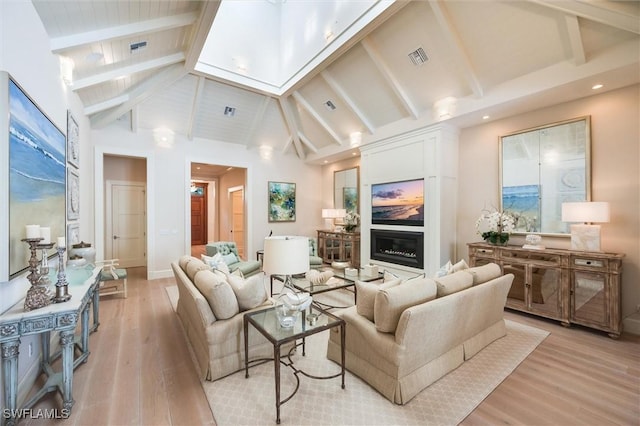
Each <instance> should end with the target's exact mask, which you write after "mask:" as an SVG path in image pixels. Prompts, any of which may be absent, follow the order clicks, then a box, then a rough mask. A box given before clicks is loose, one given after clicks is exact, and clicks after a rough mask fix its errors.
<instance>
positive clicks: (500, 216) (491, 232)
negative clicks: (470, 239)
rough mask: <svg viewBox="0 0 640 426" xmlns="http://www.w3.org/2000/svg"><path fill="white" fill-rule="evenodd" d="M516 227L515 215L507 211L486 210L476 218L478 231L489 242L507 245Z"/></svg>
mask: <svg viewBox="0 0 640 426" xmlns="http://www.w3.org/2000/svg"><path fill="white" fill-rule="evenodd" d="M514 228H515V219H514V217H513V215H511V214H510V213H507V212H499V211H495V210H494V211H492V212H489V211H486V212H483V213H482V214H481V215H480V217H479V218H478V220H476V231H477V233H478V234H479V235H480V236H481V237H482V239H483V240H485V241H486V242H487V243H489V244H493V245H500V246H506V245H507V243H508V242H509V234H511V232H513V230H514Z"/></svg>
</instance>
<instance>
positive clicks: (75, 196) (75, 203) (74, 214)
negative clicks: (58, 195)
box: [67, 167, 80, 220]
mask: <svg viewBox="0 0 640 426" xmlns="http://www.w3.org/2000/svg"><path fill="white" fill-rule="evenodd" d="M79 217H80V176H78V172H77V171H76V170H75V169H74V168H73V167H69V168H67V220H77V219H78V218H79Z"/></svg>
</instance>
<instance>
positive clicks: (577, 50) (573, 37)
mask: <svg viewBox="0 0 640 426" xmlns="http://www.w3.org/2000/svg"><path fill="white" fill-rule="evenodd" d="M564 18H565V19H564V20H565V23H566V29H567V35H568V37H569V45H570V48H571V56H572V58H573V63H574V64H575V65H582V64H584V63H586V62H587V55H586V53H585V51H584V45H583V44H582V35H581V34H580V23H579V22H578V17H577V16H575V15H565V17H564Z"/></svg>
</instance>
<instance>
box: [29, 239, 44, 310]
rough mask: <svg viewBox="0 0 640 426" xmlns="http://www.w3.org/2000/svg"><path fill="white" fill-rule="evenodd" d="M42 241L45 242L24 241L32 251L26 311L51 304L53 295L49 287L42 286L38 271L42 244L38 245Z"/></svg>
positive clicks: (37, 240) (35, 240) (36, 240)
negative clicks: (39, 252)
mask: <svg viewBox="0 0 640 426" xmlns="http://www.w3.org/2000/svg"><path fill="white" fill-rule="evenodd" d="M42 240H44V238H25V239H23V240H22V241H25V242H26V243H27V244H29V250H30V251H31V257H30V258H29V275H27V279H28V280H29V282H30V283H31V287H30V288H29V290H27V297H26V298H25V300H24V310H25V311H32V310H34V309H39V308H44V307H45V306H48V305H49V304H51V295H50V294H49V291H48V289H47V287H46V286H45V285H42V282H41V281H40V278H41V277H42V276H41V273H40V272H39V271H38V265H39V264H40V262H39V261H38V256H37V251H38V248H40V247H39V245H40V244H38V243H39V242H40V241H42Z"/></svg>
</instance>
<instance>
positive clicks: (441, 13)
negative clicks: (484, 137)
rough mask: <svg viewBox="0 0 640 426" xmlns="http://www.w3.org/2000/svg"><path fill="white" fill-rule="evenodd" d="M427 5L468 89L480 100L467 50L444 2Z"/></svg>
mask: <svg viewBox="0 0 640 426" xmlns="http://www.w3.org/2000/svg"><path fill="white" fill-rule="evenodd" d="M428 4H429V6H431V10H432V11H433V14H434V15H435V17H436V21H438V25H439V26H440V29H441V30H442V35H443V37H444V39H445V40H446V42H447V44H448V45H449V48H450V49H451V53H452V54H453V56H454V58H455V61H456V62H457V63H458V65H459V69H460V70H461V71H462V75H463V77H464V79H465V80H466V82H467V84H468V85H469V88H470V89H471V91H472V92H473V94H474V96H475V97H476V98H481V97H482V96H483V94H484V90H483V88H482V85H481V84H480V80H478V75H477V73H476V71H475V70H474V68H473V65H472V64H471V59H469V55H468V54H467V50H466V49H465V46H464V43H463V42H462V38H461V37H460V35H459V34H458V31H457V30H456V28H455V25H454V24H453V21H452V20H451V17H450V16H449V12H448V11H447V7H446V5H445V4H444V1H442V0H439V1H430V2H428Z"/></svg>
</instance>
